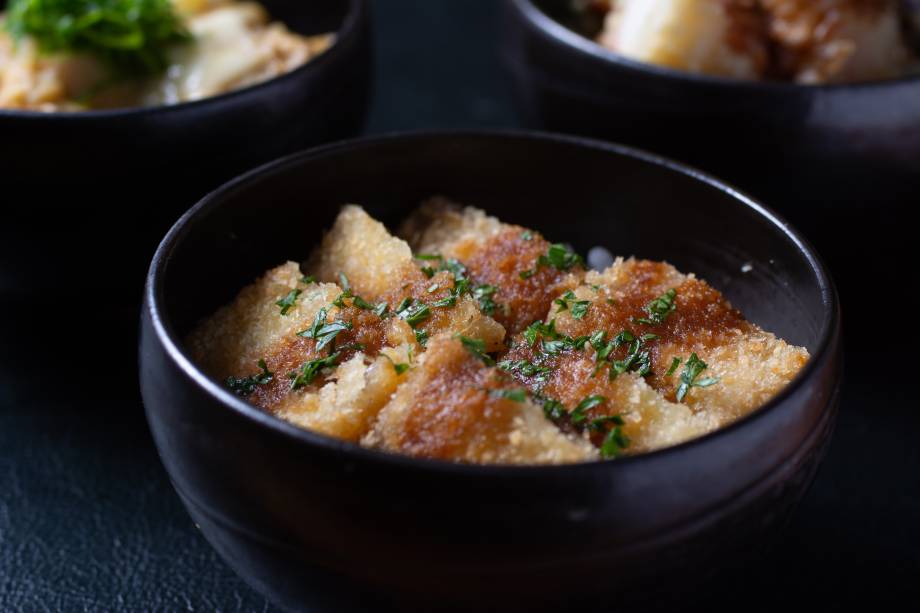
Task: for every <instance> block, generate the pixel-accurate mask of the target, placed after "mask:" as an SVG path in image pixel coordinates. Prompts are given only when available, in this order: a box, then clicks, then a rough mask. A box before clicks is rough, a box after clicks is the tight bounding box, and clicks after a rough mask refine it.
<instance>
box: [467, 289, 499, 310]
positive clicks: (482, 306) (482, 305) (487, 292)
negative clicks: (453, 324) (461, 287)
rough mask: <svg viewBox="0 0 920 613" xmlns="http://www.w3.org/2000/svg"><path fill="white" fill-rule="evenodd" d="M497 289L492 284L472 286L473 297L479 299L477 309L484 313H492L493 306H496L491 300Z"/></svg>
mask: <svg viewBox="0 0 920 613" xmlns="http://www.w3.org/2000/svg"><path fill="white" fill-rule="evenodd" d="M497 291H498V288H497V287H495V286H494V285H477V286H476V287H474V288H473V298H475V299H476V300H478V301H479V310H480V311H482V312H483V313H485V314H486V315H491V314H492V313H494V312H495V307H497V306H498V305H497V304H496V303H495V300H493V296H495V292H497Z"/></svg>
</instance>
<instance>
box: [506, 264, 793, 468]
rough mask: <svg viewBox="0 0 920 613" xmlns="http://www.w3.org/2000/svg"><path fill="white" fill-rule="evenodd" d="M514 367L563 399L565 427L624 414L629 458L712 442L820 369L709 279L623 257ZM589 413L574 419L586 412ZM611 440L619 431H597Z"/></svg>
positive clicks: (564, 299)
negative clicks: (800, 375)
mask: <svg viewBox="0 0 920 613" xmlns="http://www.w3.org/2000/svg"><path fill="white" fill-rule="evenodd" d="M545 322H548V323H542V324H539V323H538V324H535V325H534V326H532V327H531V328H530V329H528V330H527V331H525V333H524V334H521V335H519V336H518V337H516V338H515V339H514V341H513V343H512V348H511V350H510V351H508V352H507V354H506V355H505V356H503V361H502V362H501V364H502V366H503V367H504V368H505V369H506V370H509V371H510V372H512V373H513V374H514V375H516V376H517V377H518V378H519V379H520V380H521V381H523V382H525V383H526V384H527V385H528V387H530V389H532V390H536V391H538V392H539V393H540V394H541V395H542V396H544V397H546V398H549V399H553V400H556V401H559V402H561V403H562V405H563V406H564V407H565V409H566V410H567V411H569V413H565V412H560V411H557V414H556V417H557V418H559V419H560V420H561V422H562V424H563V427H572V426H573V425H576V426H578V425H580V426H581V427H584V426H586V425H588V424H590V423H591V422H592V420H594V419H598V418H603V417H605V416H607V417H609V416H613V415H619V416H620V417H621V418H622V420H623V422H624V424H623V425H622V431H623V433H624V434H626V435H627V436H628V438H630V439H632V441H633V445H631V446H630V447H629V452H637V451H648V450H651V449H654V448H659V447H663V446H668V445H672V444H675V443H678V442H681V441H683V440H687V439H688V438H692V437H694V436H698V435H699V434H702V433H705V432H709V431H711V430H714V429H716V428H719V427H721V426H724V425H725V424H727V423H730V422H731V421H734V420H735V419H737V418H739V417H741V416H742V415H745V414H746V413H748V412H750V411H752V410H753V409H755V408H757V407H758V406H761V405H762V404H764V403H765V402H766V401H767V400H769V399H770V398H771V397H772V396H773V395H775V394H776V393H777V392H779V391H780V390H781V389H782V388H783V387H784V386H786V385H787V384H788V383H789V382H790V381H791V380H792V378H793V377H794V376H795V374H796V373H797V372H798V371H799V369H801V368H802V366H803V365H804V364H805V362H806V361H807V360H808V352H807V351H806V350H805V349H804V348H801V347H794V346H791V345H789V344H787V343H785V342H784V341H782V340H781V339H778V338H776V337H775V336H774V335H772V334H770V333H769V332H765V331H764V330H762V329H761V328H759V327H758V326H756V325H754V324H752V323H750V322H748V321H746V320H745V319H744V318H743V317H742V315H741V313H739V312H738V311H737V310H736V309H734V308H732V306H731V305H730V304H729V303H728V301H726V300H725V298H724V297H722V295H721V294H720V293H719V292H718V291H716V290H715V289H713V288H712V287H710V286H709V285H707V284H706V283H705V282H704V281H701V280H700V279H697V278H695V277H694V276H692V275H683V274H681V273H679V272H678V271H677V270H676V269H675V268H674V267H673V266H670V265H669V264H666V263H661V262H649V261H643V260H633V259H630V260H623V259H618V260H617V261H616V262H615V263H614V264H613V265H612V266H611V267H610V268H608V269H607V270H605V271H604V272H602V273H597V272H590V273H588V275H587V276H586V278H585V283H584V284H583V285H581V286H579V287H578V288H577V289H575V290H574V291H572V292H570V293H565V294H563V295H561V296H559V298H558V300H557V303H556V305H555V306H554V308H553V310H552V312H551V313H549V315H548V316H547V318H546V320H545ZM580 404H581V405H582V406H583V407H586V408H584V409H583V411H581V412H579V413H576V416H575V419H576V423H575V424H572V423H571V421H572V413H571V411H573V410H574V409H575V408H577V407H578V406H579V405H580ZM596 430H597V432H596V434H598V436H596V437H595V442H598V440H597V439H598V438H599V434H603V433H604V432H607V431H609V427H605V428H600V427H598V428H596Z"/></svg>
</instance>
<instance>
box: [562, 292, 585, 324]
mask: <svg viewBox="0 0 920 613" xmlns="http://www.w3.org/2000/svg"><path fill="white" fill-rule="evenodd" d="M553 302H555V303H556V304H557V305H559V308H558V309H556V312H557V313H561V312H562V311H566V310H570V311H571V313H572V317H574V318H575V319H582V318H584V316H585V314H586V313H587V312H588V307H589V306H591V301H590V300H578V299H577V296H575V292H573V291H572V290H569V291H567V292H566V293H564V294H563V295H562V296H561V297H560V298H556V300H554V301H553Z"/></svg>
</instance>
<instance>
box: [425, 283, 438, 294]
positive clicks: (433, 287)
mask: <svg viewBox="0 0 920 613" xmlns="http://www.w3.org/2000/svg"><path fill="white" fill-rule="evenodd" d="M439 287H441V286H440V285H438V284H437V283H432V284H431V285H429V286H428V293H429V294H433V293H435V292H436V291H438V288H439Z"/></svg>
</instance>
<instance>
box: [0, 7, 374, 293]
mask: <svg viewBox="0 0 920 613" xmlns="http://www.w3.org/2000/svg"><path fill="white" fill-rule="evenodd" d="M263 4H264V5H265V7H266V8H267V9H268V11H269V13H270V14H271V16H272V18H273V19H276V20H280V21H283V22H284V23H285V24H287V25H288V27H289V28H290V29H291V30H293V31H296V32H299V33H301V34H320V33H325V32H335V33H336V42H335V44H334V45H333V46H332V47H330V48H329V49H328V50H327V51H326V52H325V53H323V54H321V55H319V56H317V57H315V58H313V59H312V60H311V61H310V62H308V63H306V64H305V65H303V66H301V67H299V68H297V69H295V70H293V71H291V72H290V73H287V74H285V75H282V76H280V77H278V78H275V79H271V80H269V81H266V82H263V83H260V84H257V85H254V86H251V87H247V88H243V89H240V90H236V91H232V92H229V93H226V94H222V95H219V96H214V97H210V98H206V99H203V100H199V101H195V102H187V103H182V104H177V105H169V106H157V107H146V108H126V109H116V110H104V111H102V110H100V111H88V112H76V113H40V112H28V111H13V110H0V134H2V137H0V167H2V168H3V183H4V186H3V196H2V197H0V208H2V211H3V217H4V221H3V224H2V225H0V279H2V282H3V284H4V285H3V286H0V291H9V292H14V293H18V294H24V293H31V294H42V293H44V292H47V291H48V290H49V289H55V290H59V289H61V288H62V287H64V286H66V287H80V288H81V289H100V288H106V289H108V290H109V291H110V299H111V300H119V299H123V300H124V301H126V302H131V303H133V304H135V305H136V303H137V298H138V296H139V294H140V285H139V284H138V285H137V286H135V285H133V284H132V281H130V280H136V279H139V278H142V276H143V270H144V268H145V267H146V263H147V262H148V261H149V257H150V253H151V252H152V251H153V250H154V249H155V247H156V244H157V242H158V240H159V238H160V237H162V235H163V233H164V232H165V231H166V230H167V229H168V228H169V225H170V224H171V223H172V222H173V221H174V220H175V219H176V217H178V216H179V215H180V214H181V213H182V212H183V211H185V210H186V209H187V208H189V207H190V206H191V205H192V204H194V203H195V202H196V201H197V200H198V199H199V198H201V197H202V196H203V195H204V194H206V193H207V192H208V191H209V190H211V189H214V188H215V187H217V186H218V185H220V184H221V183H223V182H224V181H227V180H229V179H230V178H232V177H234V176H236V175H237V174H239V173H241V172H243V171H244V170H246V169H249V168H252V167H254V166H256V165H258V164H262V163H265V162H267V161H269V160H271V159H274V158H277V157H279V156H281V155H284V154H288V153H292V152H294V151H297V150H300V149H303V148H305V147H308V146H312V145H316V144H320V143H323V142H329V141H332V140H338V139H342V138H346V137H349V136H353V135H355V134H357V133H358V132H359V131H360V130H361V128H362V127H363V125H364V117H365V113H366V108H367V102H368V88H369V81H370V74H369V73H370V58H371V49H370V22H369V6H368V4H369V3H368V2H367V1H366V0H347V1H342V0H316V1H311V2H300V1H297V0H264V1H263ZM73 263H76V264H77V265H78V266H79V267H80V268H82V269H83V270H84V271H85V270H86V269H92V270H103V271H105V274H101V275H96V274H80V275H69V274H63V275H62V274H48V273H49V272H50V271H54V270H56V269H60V267H61V266H67V265H72V264H73ZM113 282H114V283H115V284H116V289H118V290H119V291H118V292H112V291H111V290H112V289H113V287H112V286H113ZM88 286H91V287H88Z"/></svg>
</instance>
